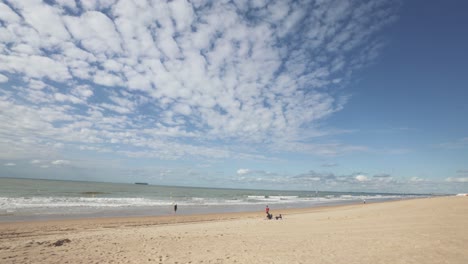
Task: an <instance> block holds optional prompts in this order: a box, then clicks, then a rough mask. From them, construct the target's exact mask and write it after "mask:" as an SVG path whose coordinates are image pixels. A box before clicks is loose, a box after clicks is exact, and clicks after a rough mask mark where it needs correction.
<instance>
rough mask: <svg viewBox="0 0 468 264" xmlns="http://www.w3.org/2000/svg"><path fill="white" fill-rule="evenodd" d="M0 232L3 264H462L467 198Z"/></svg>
mask: <svg viewBox="0 0 468 264" xmlns="http://www.w3.org/2000/svg"><path fill="white" fill-rule="evenodd" d="M271 212H272V213H273V214H275V215H277V214H279V213H281V214H283V220H266V219H265V215H264V213H263V212H256V213H235V214H210V215H189V216H181V215H170V216H164V217H140V218H105V219H83V220H66V221H44V222H21V223H0V262H1V263H373V264H375V263H460V264H462V263H463V264H464V263H468V250H467V248H468V246H467V245H468V224H467V223H468V197H440V198H426V199H414V200H404V201H393V202H384V203H374V204H360V205H347V206H336V207H324V208H311V209H296V210H281V211H275V208H271Z"/></svg>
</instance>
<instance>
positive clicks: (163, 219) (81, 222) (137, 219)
mask: <svg viewBox="0 0 468 264" xmlns="http://www.w3.org/2000/svg"><path fill="white" fill-rule="evenodd" d="M424 199H431V198H410V199H401V200H387V201H373V202H370V203H366V204H363V203H350V204H330V205H320V206H312V207H302V208H286V209H276V208H273V209H271V208H270V212H272V213H273V215H274V216H276V215H278V214H282V216H283V217H288V216H291V215H300V214H309V213H317V212H326V211H333V210H341V209H351V208H355V207H362V206H366V205H374V204H384V203H396V202H400V201H408V200H424ZM262 209H264V208H262ZM239 219H263V220H266V216H265V212H264V211H243V212H221V213H202V214H170V215H154V216H117V217H107V216H102V217H77V218H65V219H39V220H25V221H10V222H7V221H5V222H2V221H0V240H1V239H2V233H3V231H4V229H8V228H10V227H14V228H18V227H22V228H27V227H37V226H39V227H41V228H47V227H55V226H61V227H62V228H61V229H63V227H67V228H66V230H68V228H70V227H76V226H80V227H81V228H83V229H94V228H102V227H104V228H112V227H122V226H118V225H123V227H136V226H159V225H177V224H188V223H203V222H216V221H228V220H239ZM271 221H275V220H274V219H272V220H271ZM25 232H29V231H25Z"/></svg>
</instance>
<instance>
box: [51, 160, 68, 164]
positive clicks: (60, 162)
mask: <svg viewBox="0 0 468 264" xmlns="http://www.w3.org/2000/svg"><path fill="white" fill-rule="evenodd" d="M50 163H51V164H52V165H69V164H70V163H71V162H70V161H69V160H54V161H51V162H50Z"/></svg>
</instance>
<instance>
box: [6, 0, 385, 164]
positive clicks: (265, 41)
mask: <svg viewBox="0 0 468 264" xmlns="http://www.w3.org/2000/svg"><path fill="white" fill-rule="evenodd" d="M206 3H209V4H206ZM267 3H268V4H267ZM253 6H256V7H258V8H253ZM13 10H14V11H13ZM70 11H71V12H70ZM308 11H311V12H308ZM393 11H394V7H393V5H392V4H391V2H390V1H378V2H374V3H373V4H372V5H367V4H366V1H364V2H356V3H353V4H352V5H350V4H349V3H347V2H340V1H338V2H336V3H331V4H325V3H315V2H312V1H310V2H308V1H305V2H303V3H298V2H296V1H258V2H256V3H255V4H254V3H251V4H247V3H246V4H245V5H244V4H241V3H237V4H234V3H232V2H221V1H215V2H206V1H184V0H177V1H169V2H164V3H159V2H157V3H156V2H151V1H135V2H134V1H113V0H99V1H81V2H79V1H70V0H58V1H55V4H48V3H45V2H41V1H31V2H24V1H9V2H8V3H1V4H0V20H1V21H2V23H3V24H2V28H1V29H0V61H2V63H1V64H0V82H3V83H8V84H10V83H11V84H13V83H15V85H9V86H8V92H9V93H11V94H10V95H8V96H6V92H2V93H0V96H2V95H3V97H0V111H2V116H0V121H1V122H0V136H1V137H2V138H5V139H7V140H8V143H4V145H2V143H0V146H2V147H4V146H7V145H8V144H13V143H12V142H14V144H15V146H17V147H16V148H15V150H14V151H15V153H16V154H15V155H21V154H23V155H27V156H28V155H31V154H28V153H27V151H26V150H27V149H28V148H29V149H34V150H35V151H38V152H41V153H44V152H45V151H46V150H45V149H44V147H48V146H53V145H54V143H59V144H64V145H67V144H78V145H86V146H88V145H90V144H104V143H110V144H113V146H112V147H115V148H114V149H113V148H112V147H108V146H105V147H104V146H101V145H99V146H98V145H96V146H94V147H95V148H96V149H106V150H108V151H111V150H115V153H121V154H123V155H129V156H145V157H154V158H160V159H164V158H168V159H175V158H181V157H185V156H189V155H193V156H201V157H215V158H226V157H256V158H259V159H263V158H265V157H264V154H258V153H259V152H260V151H258V150H257V149H261V150H266V151H268V152H267V153H272V152H278V151H291V152H305V153H312V154H317V155H324V156H334V155H340V154H343V153H350V152H363V151H364V152H365V151H367V149H366V148H365V147H362V146H352V145H346V144H340V143H339V142H331V143H321V144H316V143H315V144H313V143H311V142H312V140H310V138H311V136H310V135H311V134H313V133H311V132H314V134H316V135H318V134H320V133H319V132H316V130H318V128H316V127H318V124H319V123H320V122H321V121H322V120H324V119H326V118H328V117H329V116H331V115H332V114H334V113H336V112H338V111H340V110H341V109H343V107H344V105H345V103H346V99H347V97H346V96H345V95H341V94H340V93H341V92H340V91H341V89H340V88H341V87H340V85H341V83H345V82H346V79H348V76H350V74H351V73H352V72H354V71H355V70H356V69H357V68H359V67H361V65H362V64H365V63H366V62H369V60H372V59H370V58H372V56H373V54H368V53H369V52H370V51H371V50H373V49H374V47H378V43H374V42H373V41H369V40H370V39H378V38H375V36H377V35H376V34H377V32H378V31H379V30H380V29H382V28H383V27H384V26H385V25H386V24H387V23H388V22H389V21H390V20H391V16H392V13H393ZM247 13H248V14H249V15H248V16H247V15H246V14H247ZM317 21H322V22H321V23H317ZM357 61H359V66H356V65H358V63H357ZM103 86H105V87H103ZM335 88H337V89H335ZM17 117H20V118H17ZM11 120H15V122H12V121H11ZM85 124H86V125H85ZM89 124H92V125H89ZM12 131H15V133H12ZM321 134H322V135H324V134H325V135H326V134H330V133H328V132H323V131H322V133H321ZM20 139H27V140H26V141H27V143H26V142H22V141H21V140H20ZM89 147H91V146H89ZM117 147H118V149H117ZM41 149H43V150H41ZM12 151H13V150H12ZM47 151H53V150H51V149H47ZM5 155H6V154H5ZM28 157H29V156H28ZM37 157H41V156H37Z"/></svg>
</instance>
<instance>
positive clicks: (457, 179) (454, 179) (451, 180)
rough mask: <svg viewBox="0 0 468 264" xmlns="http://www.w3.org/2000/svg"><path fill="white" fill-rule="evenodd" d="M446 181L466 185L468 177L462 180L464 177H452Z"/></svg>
mask: <svg viewBox="0 0 468 264" xmlns="http://www.w3.org/2000/svg"><path fill="white" fill-rule="evenodd" d="M445 181H447V182H459V183H465V182H468V177H464V178H462V177H460V178H456V177H450V178H447V179H445Z"/></svg>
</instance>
